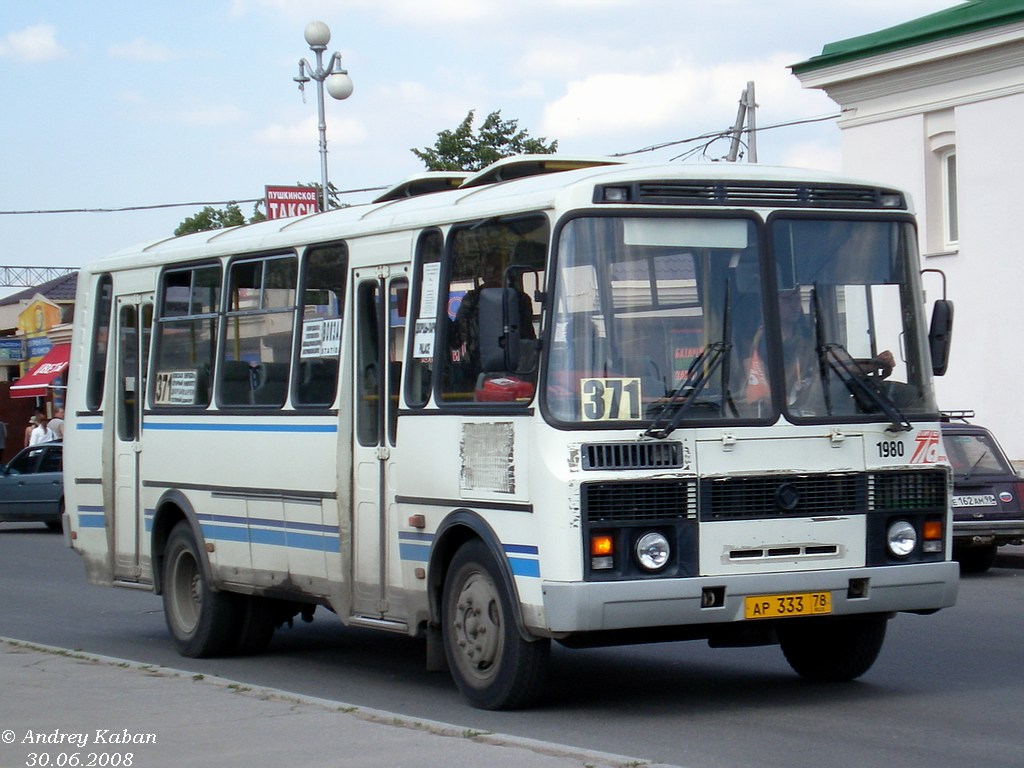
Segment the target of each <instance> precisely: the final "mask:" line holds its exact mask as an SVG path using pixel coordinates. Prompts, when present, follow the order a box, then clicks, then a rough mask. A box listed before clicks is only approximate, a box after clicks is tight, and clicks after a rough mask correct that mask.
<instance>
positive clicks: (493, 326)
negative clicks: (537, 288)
mask: <svg viewBox="0 0 1024 768" xmlns="http://www.w3.org/2000/svg"><path fill="white" fill-rule="evenodd" d="M519 321H520V318H519V292H518V291H517V290H516V289H515V288H484V289H482V290H481V291H480V314H479V322H480V328H479V330H480V368H481V370H482V371H484V372H495V371H515V370H518V368H519V339H520V335H521V334H520V331H519Z"/></svg>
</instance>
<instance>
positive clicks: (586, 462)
mask: <svg viewBox="0 0 1024 768" xmlns="http://www.w3.org/2000/svg"><path fill="white" fill-rule="evenodd" d="M581 454H582V456H581V458H582V460H583V469H584V470H594V469H678V468H680V467H682V466H683V464H684V461H683V444H682V443H669V442H657V443H638V442H635V441H634V442H628V443H586V444H584V445H583V448H582V451H581Z"/></svg>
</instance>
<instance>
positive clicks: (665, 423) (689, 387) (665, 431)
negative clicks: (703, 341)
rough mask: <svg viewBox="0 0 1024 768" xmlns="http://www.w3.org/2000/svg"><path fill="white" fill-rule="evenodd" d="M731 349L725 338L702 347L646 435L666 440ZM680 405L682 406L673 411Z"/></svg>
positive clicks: (645, 432)
mask: <svg viewBox="0 0 1024 768" xmlns="http://www.w3.org/2000/svg"><path fill="white" fill-rule="evenodd" d="M730 350H732V344H728V343H726V342H724V341H713V342H711V343H710V344H708V345H707V346H706V347H704V349H702V350H701V352H700V354H699V355H697V357H695V358H694V360H693V362H692V363H690V367H689V368H687V369H686V378H685V379H684V380H683V382H682V383H681V384H680V385H679V386H678V387H677V388H676V389H674V390H673V391H672V392H671V393H670V394H669V396H668V399H667V400H666V401H665V403H664V405H662V406H661V411H660V412H659V413H658V415H657V416H655V417H654V419H653V420H652V421H651V425H650V426H649V427H647V429H646V430H645V431H644V437H656V438H658V439H659V440H663V439H665V438H666V437H668V436H669V435H671V434H672V432H674V431H675V430H676V428H677V427H678V426H679V424H680V422H681V421H682V420H683V416H684V415H686V412H687V411H688V410H690V408H691V407H693V405H694V404H695V403H696V402H697V395H699V394H700V393H701V392H702V391H704V388H705V387H706V386H707V385H708V382H709V381H711V377H712V376H714V375H715V371H716V370H718V368H719V367H721V365H722V361H723V360H725V359H726V358H727V357H728V355H729V352H730ZM680 403H682V405H680ZM677 405H678V406H679V407H678V408H675V410H674V411H673V408H674V407H675V406H677Z"/></svg>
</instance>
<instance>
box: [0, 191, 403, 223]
mask: <svg viewBox="0 0 1024 768" xmlns="http://www.w3.org/2000/svg"><path fill="white" fill-rule="evenodd" d="M382 189H388V187H387V186H382V187H363V188H362V189H341V190H338V191H337V192H332V194H338V195H354V194H357V193H359V192H377V191H379V190H382ZM262 201H263V198H262V197H251V198H246V199H244V200H238V199H234V200H199V201H194V202H190V203H156V204H154V205H127V206H124V207H123V208H41V209H37V210H26V211H0V216H31V215H34V214H47V213H128V212H131V211H152V210H157V209H160V208H197V207H200V206H214V205H216V206H224V205H238V204H240V203H259V202H262Z"/></svg>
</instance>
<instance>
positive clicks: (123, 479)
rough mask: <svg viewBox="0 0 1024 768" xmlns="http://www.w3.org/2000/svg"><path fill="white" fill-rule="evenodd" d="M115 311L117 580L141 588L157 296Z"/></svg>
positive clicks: (128, 301) (135, 299)
mask: <svg viewBox="0 0 1024 768" xmlns="http://www.w3.org/2000/svg"><path fill="white" fill-rule="evenodd" d="M116 311H117V314H116V317H117V329H116V336H115V337H114V338H115V339H116V340H117V352H116V366H117V374H116V380H115V381H116V392H115V395H114V397H115V398H116V401H115V406H114V473H113V474H114V510H113V512H114V514H113V521H114V522H113V528H114V531H113V538H114V578H115V579H118V580H121V581H131V582H137V581H139V580H140V578H141V576H142V573H143V566H144V563H143V562H142V557H141V552H140V544H141V542H142V537H143V535H144V533H145V528H144V526H145V515H144V514H143V509H142V503H141V499H142V497H141V492H140V491H141V487H140V479H139V459H140V453H141V452H142V441H141V440H142V411H143V405H144V402H145V398H146V368H147V366H148V364H149V340H150V335H151V330H152V327H153V295H152V294H147V295H132V296H119V297H118V298H117V303H116ZM147 571H148V569H147Z"/></svg>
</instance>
